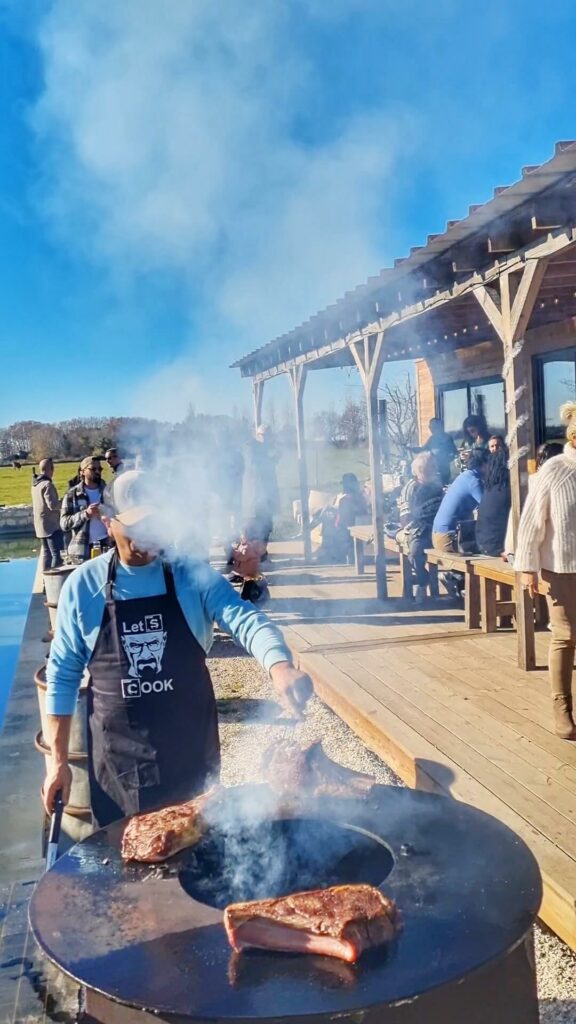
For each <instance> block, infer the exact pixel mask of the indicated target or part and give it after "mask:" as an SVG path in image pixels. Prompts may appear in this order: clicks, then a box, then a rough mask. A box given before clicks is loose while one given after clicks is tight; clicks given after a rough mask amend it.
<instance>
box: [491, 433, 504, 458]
mask: <svg viewBox="0 0 576 1024" xmlns="http://www.w3.org/2000/svg"><path fill="white" fill-rule="evenodd" d="M488 451H489V452H490V455H496V453H497V452H506V457H508V446H507V444H506V441H505V440H504V438H503V437H502V435H501V434H492V436H491V437H489V438H488Z"/></svg>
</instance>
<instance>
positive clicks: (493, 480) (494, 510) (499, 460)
mask: <svg viewBox="0 0 576 1024" xmlns="http://www.w3.org/2000/svg"><path fill="white" fill-rule="evenodd" d="M490 440H491V441H492V440H493V439H492V438H490ZM510 504H511V498H510V471H509V469H508V452H507V451H506V448H505V446H504V447H503V448H501V449H500V450H496V451H495V452H494V453H493V454H491V455H490V459H489V461H488V471H487V474H486V481H485V484H484V493H483V494H482V498H481V499H480V505H479V506H478V516H477V518H476V543H477V545H478V550H479V551H480V552H481V554H483V555H492V557H493V558H499V557H500V556H501V555H502V553H503V551H504V542H505V537H506V527H507V525H508V516H509V514H510Z"/></svg>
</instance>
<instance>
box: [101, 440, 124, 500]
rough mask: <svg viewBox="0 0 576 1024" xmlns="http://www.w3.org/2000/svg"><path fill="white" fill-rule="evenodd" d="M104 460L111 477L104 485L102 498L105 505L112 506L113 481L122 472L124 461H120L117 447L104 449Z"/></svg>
mask: <svg viewBox="0 0 576 1024" xmlns="http://www.w3.org/2000/svg"><path fill="white" fill-rule="evenodd" d="M104 460H105V462H107V463H108V466H109V467H110V469H111V470H112V478H111V479H110V480H109V481H108V483H107V484H106V485H105V487H104V499H103V500H104V504H105V505H110V506H112V505H113V504H114V497H113V496H114V481H115V480H116V479H117V477H118V476H119V475H120V474H121V473H123V472H124V469H123V466H124V462H123V461H122V459H121V458H120V456H119V455H118V449H117V448H108V450H107V451H106V453H105V455H104Z"/></svg>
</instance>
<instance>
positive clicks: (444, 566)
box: [426, 548, 480, 629]
mask: <svg viewBox="0 0 576 1024" xmlns="http://www.w3.org/2000/svg"><path fill="white" fill-rule="evenodd" d="M426 558H427V559H428V566H429V568H435V570H436V573H438V571H439V570H442V572H461V573H462V574H463V576H464V621H465V623H466V628H467V629H480V586H479V581H478V577H477V576H476V574H475V572H474V560H475V559H478V555H461V554H460V553H459V552H458V551H437V550H436V548H428V550H427V551H426Z"/></svg>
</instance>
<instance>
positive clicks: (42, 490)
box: [32, 459, 64, 572]
mask: <svg viewBox="0 0 576 1024" xmlns="http://www.w3.org/2000/svg"><path fill="white" fill-rule="evenodd" d="M38 469H39V470H40V473H39V474H34V482H33V484H32V510H33V512H34V532H35V533H36V536H37V537H38V540H40V541H41V542H42V569H43V570H44V572H46V570H47V569H57V568H58V566H59V565H62V550H63V548H64V535H63V533H62V530H61V529H60V500H59V498H58V491H57V490H56V486H55V484H54V482H53V480H52V477H53V476H54V463H53V462H52V459H41V460H40V463H39V465H38Z"/></svg>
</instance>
